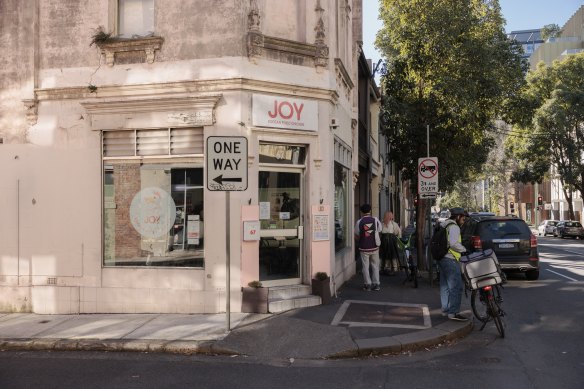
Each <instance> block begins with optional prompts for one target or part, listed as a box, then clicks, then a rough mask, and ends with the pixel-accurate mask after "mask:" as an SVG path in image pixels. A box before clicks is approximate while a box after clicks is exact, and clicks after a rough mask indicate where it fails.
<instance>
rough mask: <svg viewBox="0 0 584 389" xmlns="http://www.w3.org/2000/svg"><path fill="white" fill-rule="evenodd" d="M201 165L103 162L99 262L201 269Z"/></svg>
mask: <svg viewBox="0 0 584 389" xmlns="http://www.w3.org/2000/svg"><path fill="white" fill-rule="evenodd" d="M203 210H204V203H203V168H202V167H199V168H197V167H193V168H191V167H179V166H173V165H171V166H169V165H168V164H159V163H143V164H139V163H134V162H131V161H130V162H122V161H120V162H108V163H107V164H106V165H104V265H105V266H165V267H169V266H170V267H203V265H204V234H203V230H204V228H203V226H204V220H205V218H204V211H203Z"/></svg>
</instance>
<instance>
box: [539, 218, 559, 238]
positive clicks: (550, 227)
mask: <svg viewBox="0 0 584 389" xmlns="http://www.w3.org/2000/svg"><path fill="white" fill-rule="evenodd" d="M558 222H559V221H558V220H543V221H542V222H541V223H539V226H537V233H538V235H539V236H542V235H543V236H546V235H547V234H550V235H553V234H554V229H555V227H556V224H558Z"/></svg>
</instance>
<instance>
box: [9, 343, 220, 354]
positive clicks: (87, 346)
mask: <svg viewBox="0 0 584 389" xmlns="http://www.w3.org/2000/svg"><path fill="white" fill-rule="evenodd" d="M0 350H29V351H41V350H51V351H117V352H119V351H128V352H151V353H171V354H183V355H191V354H223V353H224V352H222V350H213V342H210V341H160V340H141V339H137V340H102V339H9V340H0Z"/></svg>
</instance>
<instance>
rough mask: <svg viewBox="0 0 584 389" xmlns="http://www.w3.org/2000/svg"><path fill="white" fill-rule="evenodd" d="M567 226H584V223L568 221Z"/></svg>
mask: <svg viewBox="0 0 584 389" xmlns="http://www.w3.org/2000/svg"><path fill="white" fill-rule="evenodd" d="M566 227H582V224H580V222H567V223H566Z"/></svg>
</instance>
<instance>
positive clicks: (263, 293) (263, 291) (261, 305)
mask: <svg viewBox="0 0 584 389" xmlns="http://www.w3.org/2000/svg"><path fill="white" fill-rule="evenodd" d="M241 290H242V291H243V295H242V296H241V312H245V313H268V291H269V289H268V288H251V287H243V288H241Z"/></svg>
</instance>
